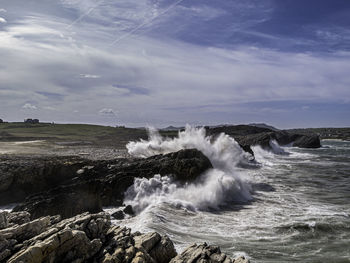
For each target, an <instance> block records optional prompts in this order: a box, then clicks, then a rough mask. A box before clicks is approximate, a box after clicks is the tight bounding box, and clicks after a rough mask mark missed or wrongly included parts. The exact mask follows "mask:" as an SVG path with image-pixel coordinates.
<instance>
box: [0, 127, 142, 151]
mask: <svg viewBox="0 0 350 263" xmlns="http://www.w3.org/2000/svg"><path fill="white" fill-rule="evenodd" d="M139 138H147V133H146V131H145V130H144V129H133V128H123V127H117V128H116V127H109V126H100V125H89V124H51V123H39V124H25V123H1V124H0V140H2V141H16V140H47V141H54V142H62V143H64V142H67V143H81V144H94V145H102V146H109V145H110V146H118V145H125V144H126V143H127V142H129V141H130V140H137V139H139Z"/></svg>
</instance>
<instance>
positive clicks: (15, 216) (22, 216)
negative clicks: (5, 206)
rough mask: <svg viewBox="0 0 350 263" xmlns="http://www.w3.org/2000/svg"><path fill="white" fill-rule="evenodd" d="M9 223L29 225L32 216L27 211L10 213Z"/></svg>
mask: <svg viewBox="0 0 350 263" xmlns="http://www.w3.org/2000/svg"><path fill="white" fill-rule="evenodd" d="M8 221H9V224H10V225H22V224H25V223H29V221H30V214H29V213H28V212H25V211H21V212H12V213H8Z"/></svg>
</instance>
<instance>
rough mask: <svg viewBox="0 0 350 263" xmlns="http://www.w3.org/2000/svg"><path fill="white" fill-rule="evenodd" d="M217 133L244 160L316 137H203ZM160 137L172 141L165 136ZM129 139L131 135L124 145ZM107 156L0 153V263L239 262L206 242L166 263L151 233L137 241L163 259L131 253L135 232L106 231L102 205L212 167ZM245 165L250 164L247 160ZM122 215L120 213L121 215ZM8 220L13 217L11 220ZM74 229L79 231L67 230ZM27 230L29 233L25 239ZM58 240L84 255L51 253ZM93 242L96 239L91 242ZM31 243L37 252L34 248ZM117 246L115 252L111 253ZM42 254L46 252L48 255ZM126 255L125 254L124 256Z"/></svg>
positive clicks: (250, 132)
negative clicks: (256, 149) (144, 182)
mask: <svg viewBox="0 0 350 263" xmlns="http://www.w3.org/2000/svg"><path fill="white" fill-rule="evenodd" d="M222 132H225V133H227V134H228V135H230V136H231V137H233V138H235V139H236V140H237V141H238V142H239V145H240V146H241V147H242V149H243V151H245V152H247V153H248V155H249V154H251V156H252V157H253V153H252V150H251V146H254V145H259V146H261V147H262V148H265V149H267V150H272V148H271V147H272V145H271V141H272V140H276V141H277V142H278V143H280V144H282V145H286V144H290V143H293V142H294V143H295V142H297V143H296V145H295V146H297V147H305V148H317V147H320V140H319V137H318V136H317V135H314V134H311V135H309V134H308V135H305V134H302V135H300V134H290V133H288V132H284V131H272V130H266V129H265V128H256V127H255V128H250V127H249V128H247V127H243V128H241V127H240V128H237V127H235V128H230V129H227V127H225V128H224V129H222V128H216V129H209V130H207V133H208V134H210V135H212V136H213V137H215V136H218V135H219V134H220V133H222ZM167 135H169V136H172V133H168V134H167ZM132 138H133V137H132V136H131V137H130V139H132ZM142 138H143V137H141V139H142ZM124 139H125V138H124ZM40 147H42V146H40ZM74 147H76V148H79V147H84V149H87V148H86V145H84V146H81V145H79V147H77V146H76V145H75V146H74ZM89 147H91V146H89ZM101 148H102V147H101ZM80 149H82V148H80ZM79 151H81V150H78V152H79ZM62 152H64V151H62ZM92 152H93V150H92ZM102 152H103V151H102ZM109 153H110V151H109V150H107V151H106V156H103V154H102V155H101V156H100V157H99V158H86V157H87V156H85V155H84V156H76V155H74V154H72V155H70V156H65V155H64V154H62V156H60V155H59V154H58V155H55V154H52V155H47V154H38V155H28V154H24V155H18V154H7V155H2V156H1V158H0V170H1V176H0V187H1V188H0V200H1V201H0V202H1V204H0V205H6V204H9V203H19V204H18V205H17V206H16V207H15V208H14V209H13V212H12V213H7V212H5V213H2V215H1V218H2V222H0V223H1V225H2V226H3V227H2V228H3V230H0V240H1V244H0V245H1V247H2V250H3V252H2V254H1V255H2V260H8V262H20V261H21V260H27V259H26V257H29V258H28V261H26V262H42V261H45V260H47V261H53V262H60V261H65V260H68V258H69V260H77V261H76V262H85V261H86V260H88V261H91V262H124V261H122V259H123V260H126V261H125V262H161V263H165V262H169V261H170V260H172V262H174V263H175V262H189V261H191V262H192V261H193V262H197V261H198V262H199V261H201V262H246V260H245V259H244V258H240V259H236V260H233V259H230V258H229V257H227V256H226V255H224V254H222V253H221V252H220V249H219V248H217V247H211V246H207V245H206V244H202V245H199V246H191V247H189V248H188V249H186V250H185V251H184V252H183V253H182V254H180V255H179V256H177V257H176V258H173V257H174V255H175V253H176V252H174V251H172V250H171V251H170V250H169V251H167V252H165V251H166V250H165V249H169V247H170V248H171V247H173V245H172V243H171V241H169V239H168V238H166V237H160V236H159V234H154V236H156V237H155V239H156V240H157V241H154V240H153V241H152V240H151V241H149V240H148V241H145V242H146V243H149V242H150V243H154V242H156V243H157V244H158V243H159V242H160V244H162V246H163V245H164V246H165V247H162V246H161V247H158V248H157V251H158V250H159V251H163V252H162V253H165V254H167V255H168V256H169V257H168V258H167V259H164V255H153V256H152V255H151V254H152V253H153V252H152V253H151V254H150V251H151V250H152V249H153V247H154V246H153V245H152V249H147V248H145V247H144V246H143V245H138V247H136V243H137V242H136V241H135V240H138V239H140V238H139V237H140V236H142V235H141V234H139V233H137V234H136V235H133V234H131V232H130V230H127V229H126V230H125V229H124V230H121V229H120V228H118V227H116V226H114V227H112V226H111V225H110V217H109V215H107V214H106V213H103V212H102V207H104V206H116V207H118V206H119V207H121V208H122V207H123V205H124V203H123V199H124V192H125V191H126V190H127V189H128V188H129V187H130V186H131V185H132V184H133V182H134V179H135V178H151V177H153V176H154V175H155V174H160V175H172V176H173V177H174V178H175V180H176V181H178V182H179V183H183V184H186V183H189V182H191V181H193V180H195V179H196V178H198V177H199V176H200V175H201V174H203V173H204V172H205V171H207V170H208V169H211V168H212V167H213V166H212V164H211V162H210V161H209V159H208V158H207V157H206V156H205V155H204V154H203V153H202V152H200V151H198V150H196V149H185V150H180V151H178V152H172V153H168V154H160V155H155V156H151V157H148V158H131V157H130V156H128V155H127V154H126V153H125V150H122V149H117V152H114V153H116V155H112V156H111V155H110V154H109ZM118 154H120V155H118ZM253 160H254V158H252V159H249V160H248V161H253ZM86 213H87V214H86ZM123 213H126V212H125V209H124V212H123ZM129 213H130V212H129ZM123 216H124V215H120V213H119V215H116V217H121V218H122V217H123ZM16 217H19V218H20V219H14V218H16ZM81 218H85V219H81ZM86 218H88V219H86ZM62 220H63V221H62ZM81 220H82V221H81ZM84 220H85V221H84ZM86 220H87V221H86ZM96 220H97V221H98V222H100V223H101V222H103V223H101V225H99V227H102V228H101V229H97V230H96V229H94V230H92V229H86V225H90V224H92V225H94V227H95V225H96V224H97V223H96V222H97V221H96ZM76 221H78V223H76ZM33 222H34V223H33ZM37 222H44V226H39V229H40V230H39V231H37V230H33V231H37V232H35V234H29V235H30V236H27V234H25V233H24V232H21V233H19V234H18V235H19V238H17V236H16V237H15V236H14V235H17V234H16V233H17V231H27V230H28V228H30V227H31V226H32V225H33V224H34V226H35V225H36V224H37ZM91 222H93V223H91ZM17 223H20V224H17ZM100 223H99V224H100ZM16 224H17V226H16ZM58 225H59V226H58ZM77 225H80V226H79V227H77V228H75V226H77ZM97 225H98V224H97ZM72 226H73V227H72ZM67 228H70V230H69V231H68V232H65V231H66V229H67ZM105 228H106V229H105ZM31 231H32V230H30V231H29V233H32V232H31ZM60 231H63V232H60ZM77 231H78V232H77ZM79 231H80V232H79ZM81 231H82V232H81ZM91 231H95V232H96V231H97V232H96V233H100V232H101V233H102V234H101V236H94V235H91ZM120 231H121V232H120ZM84 233H85V234H84ZM111 233H112V234H111ZM121 233H122V234H121ZM125 233H128V234H125ZM23 235H24V237H23ZM61 235H63V236H64V237H67V240H70V241H69V242H73V243H74V242H82V243H81V244H80V245H84V246H86V247H88V248H90V249H89V251H85V252H84V249H80V248H79V244H78V247H77V248H76V249H75V250H72V251H68V250H65V251H60V250H59V252H57V251H56V252H53V251H54V250H55V249H61V247H62V246H61V245H60V244H57V242H56V241H55V240H57V239H59V240H61ZM84 235H85V236H84ZM89 235H90V236H89ZM119 235H121V236H122V237H125V236H127V237H128V239H130V240H131V241H130V242H131V243H130V244H131V245H130V244H127V245H125V244H124V243H120V242H122V241H120V240H119V239H118V238H117V236H118V237H119ZM146 235H148V234H146ZM107 236H108V238H107ZM151 236H152V235H151ZM152 238H154V237H152ZM17 239H18V240H17ZM96 239H99V240H100V241H96ZM141 239H142V238H141ZM106 240H114V241H113V242H114V243H113V244H110V243H108V242H109V241H106ZM123 240H124V239H123ZM52 242H54V244H55V246H57V247H55V248H54V249H53V248H52V246H53V245H52V244H53V243H52ZM67 242H68V241H67ZM106 242H107V243H106ZM123 242H124V241H123ZM170 243H171V244H170ZM38 244H40V245H42V246H43V247H42V248H41V249H39V248H38ZM119 246H121V247H122V249H119ZM146 246H147V245H146ZM157 246H158V245H157ZM63 247H65V246H63ZM104 247H106V249H107V248H108V249H107V250H108V253H107V252H103V253H104V254H103V253H102V252H101V251H105V250H106V249H105V248H104ZM123 249H124V250H123ZM47 250H50V253H48V252H47ZM90 250H91V251H90ZM118 251H119V252H118ZM145 251H146V252H145ZM34 252H35V253H39V254H38V255H41V256H40V257H41V259H42V260H41V261H40V260H39V261H34V259H33V258H32V259H30V257H32V254H33V253H34ZM83 252H84V253H83ZM101 253H102V254H101ZM128 253H131V254H130V255H129V254H128ZM154 253H156V252H154ZM83 254H84V255H83ZM127 254H128V255H129V256H126V255H127ZM113 255H114V256H113ZM170 255H171V257H170ZM50 257H52V258H50ZM162 257H163V258H162ZM0 258H1V257H0ZM118 258H119V261H118V260H117V259H118ZM159 258H162V259H159ZM30 260H32V261H30ZM134 260H135V261H134ZM203 260H204V261H203ZM206 260H207V261H206Z"/></svg>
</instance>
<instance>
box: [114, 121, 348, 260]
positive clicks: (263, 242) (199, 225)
mask: <svg viewBox="0 0 350 263" xmlns="http://www.w3.org/2000/svg"><path fill="white" fill-rule="evenodd" d="M271 144H272V146H273V149H274V151H273V152H268V151H264V150H263V149H261V148H260V147H254V148H253V151H254V153H255V158H256V161H255V162H249V155H247V154H246V153H244V152H242V150H241V149H240V148H239V146H238V145H237V143H236V142H235V141H234V140H233V139H232V138H230V137H228V136H226V135H221V136H219V137H218V138H216V139H213V138H208V137H206V136H205V131H204V130H203V129H195V128H191V127H187V128H186V131H184V132H181V133H180V134H179V137H178V138H175V139H164V138H161V137H160V135H159V134H157V132H156V131H152V132H151V134H150V140H149V141H139V142H132V143H129V144H128V145H127V148H128V150H129V153H130V154H133V155H135V156H142V157H147V156H151V155H154V154H158V153H166V152H171V151H175V150H179V149H182V148H198V149H199V150H201V151H202V152H203V153H204V154H205V155H206V156H207V157H208V158H209V159H210V160H211V161H212V163H213V166H214V169H212V170H210V171H208V172H207V173H205V174H203V175H202V176H201V177H200V178H199V179H198V180H197V181H196V182H194V183H191V184H187V185H179V184H178V183H177V182H175V181H174V180H173V179H172V178H171V177H161V176H159V175H155V177H154V178H152V179H150V180H146V179H137V180H136V181H135V184H134V185H133V186H132V187H130V188H129V190H128V191H127V193H126V201H125V202H126V203H127V204H131V205H133V206H134V208H135V210H136V211H137V216H135V217H132V218H128V219H125V220H122V221H117V222H116V223H118V224H122V225H126V226H128V227H131V228H132V229H133V231H142V232H148V231H158V232H160V233H162V234H166V235H168V236H169V237H170V238H171V239H172V240H173V241H174V243H175V246H176V248H177V249H178V251H181V250H183V249H184V248H185V247H187V246H188V245H190V244H192V243H202V242H207V243H209V244H215V245H219V246H220V247H221V250H222V251H224V252H226V253H228V254H229V255H231V256H238V255H245V256H247V257H248V258H250V259H251V260H252V261H253V262H264V263H267V262H339V263H340V262H350V142H346V141H322V148H320V149H299V148H294V147H285V148H282V147H279V146H278V145H277V144H276V143H275V142H271Z"/></svg>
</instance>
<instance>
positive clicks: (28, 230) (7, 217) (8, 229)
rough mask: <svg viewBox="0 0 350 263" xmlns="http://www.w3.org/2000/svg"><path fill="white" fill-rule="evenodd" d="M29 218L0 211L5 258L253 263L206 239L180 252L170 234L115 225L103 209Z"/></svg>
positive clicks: (0, 248)
mask: <svg viewBox="0 0 350 263" xmlns="http://www.w3.org/2000/svg"><path fill="white" fill-rule="evenodd" d="M30 218H31V215H30V214H29V213H27V212H17V213H14V212H12V213H9V212H0V262H8V263H20V262H76V263H77V262H94V263H95V262H96V263H100V262H101V263H102V262H103V263H112V262H120V263H124V262H125V263H142V262H143V263H168V262H171V263H184V262H193V263H195V262H198V263H199V262H212V263H248V262H249V260H248V259H245V258H244V257H239V258H236V259H233V258H230V257H229V256H227V255H226V254H224V253H222V252H221V251H220V248H219V247H216V246H210V245H207V244H206V243H203V244H199V245H197V244H193V245H191V246H189V247H188V248H187V249H185V250H184V251H183V252H182V253H181V254H178V253H177V252H176V250H175V248H174V244H173V242H172V241H171V240H170V239H169V237H167V236H161V235H160V234H158V233H156V232H153V233H147V234H142V233H139V232H135V233H132V232H131V229H129V228H126V227H120V226H115V225H112V224H111V219H110V215H109V214H107V213H104V212H101V213H97V214H91V213H83V214H80V215H76V216H74V217H71V218H67V219H64V220H62V219H61V216H59V215H56V216H45V217H40V218H38V219H35V220H31V219H30Z"/></svg>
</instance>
